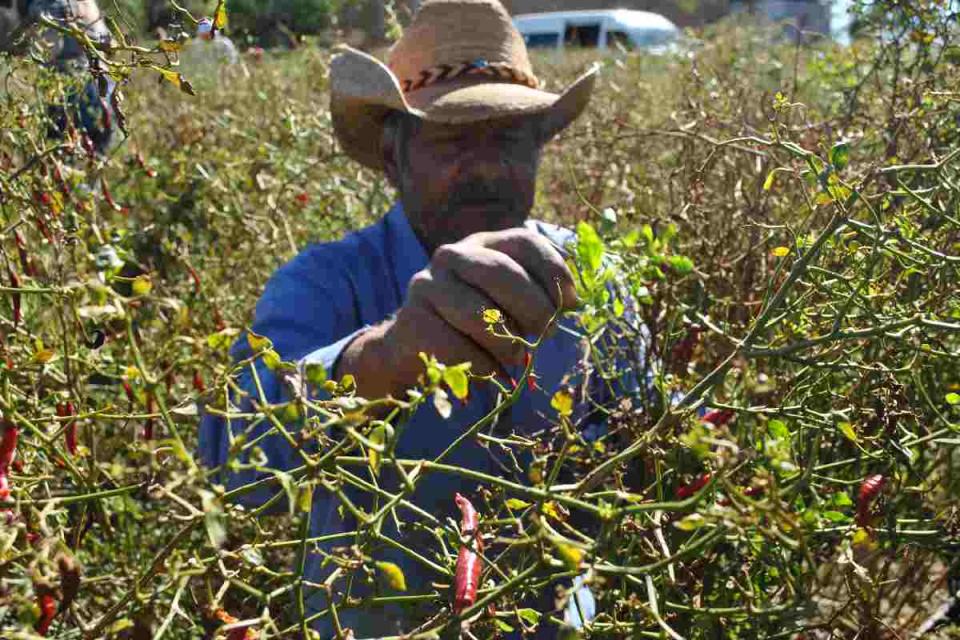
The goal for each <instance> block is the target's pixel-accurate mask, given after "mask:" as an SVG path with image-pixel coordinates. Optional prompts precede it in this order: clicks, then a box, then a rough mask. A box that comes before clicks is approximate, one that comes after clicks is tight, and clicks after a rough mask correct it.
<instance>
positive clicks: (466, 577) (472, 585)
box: [453, 493, 483, 615]
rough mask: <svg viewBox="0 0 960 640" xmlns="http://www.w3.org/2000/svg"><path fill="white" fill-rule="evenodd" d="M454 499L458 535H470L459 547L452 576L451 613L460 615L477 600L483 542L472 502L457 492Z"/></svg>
mask: <svg viewBox="0 0 960 640" xmlns="http://www.w3.org/2000/svg"><path fill="white" fill-rule="evenodd" d="M454 501H455V502H456V503H457V506H458V507H460V515H461V521H460V535H462V536H464V537H468V536H469V537H470V543H469V544H467V545H464V546H462V547H460V553H459V555H458V556H457V571H456V574H455V578H454V584H455V586H456V592H455V594H454V598H453V613H454V615H460V614H461V613H462V612H463V611H464V610H465V609H468V608H470V606H471V605H473V603H474V602H476V601H477V587H478V586H479V583H480V568H481V567H480V556H479V552H480V551H481V550H482V549H483V543H482V541H481V539H480V532H479V530H478V525H479V517H478V516H477V510H476V509H474V508H473V504H471V503H470V501H469V500H467V499H466V498H464V497H463V496H462V495H460V494H459V493H457V494H456V495H455V496H454Z"/></svg>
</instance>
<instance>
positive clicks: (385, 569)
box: [376, 562, 407, 591]
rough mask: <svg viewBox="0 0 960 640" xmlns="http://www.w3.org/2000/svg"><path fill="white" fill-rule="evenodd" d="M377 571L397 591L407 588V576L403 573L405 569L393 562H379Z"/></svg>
mask: <svg viewBox="0 0 960 640" xmlns="http://www.w3.org/2000/svg"><path fill="white" fill-rule="evenodd" d="M376 565H377V571H379V572H380V574H381V575H382V576H383V577H384V578H386V581H387V584H388V585H389V586H390V588H392V589H395V590H397V591H406V590H407V578H406V576H404V575H403V571H402V570H401V569H400V567H398V566H397V565H395V564H393V563H392V562H377V563H376Z"/></svg>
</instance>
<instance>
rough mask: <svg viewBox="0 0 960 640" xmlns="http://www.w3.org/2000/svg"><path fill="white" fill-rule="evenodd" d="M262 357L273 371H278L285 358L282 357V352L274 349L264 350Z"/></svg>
mask: <svg viewBox="0 0 960 640" xmlns="http://www.w3.org/2000/svg"><path fill="white" fill-rule="evenodd" d="M262 357H263V364H265V365H267V369H270V370H271V371H276V370H277V369H279V368H280V365H281V364H283V360H281V359H280V354H279V353H277V352H276V351H274V350H273V349H267V350H266V351H264V352H263V355H262Z"/></svg>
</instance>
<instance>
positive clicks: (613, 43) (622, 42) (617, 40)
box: [607, 31, 633, 49]
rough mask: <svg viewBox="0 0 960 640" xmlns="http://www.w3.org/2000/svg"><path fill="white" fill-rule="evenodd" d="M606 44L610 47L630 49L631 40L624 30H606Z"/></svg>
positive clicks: (631, 45)
mask: <svg viewBox="0 0 960 640" xmlns="http://www.w3.org/2000/svg"><path fill="white" fill-rule="evenodd" d="M607 46H608V47H610V48H611V49H617V48H621V47H622V48H624V49H632V48H633V42H632V41H631V40H630V36H628V35H627V32H626V31H607Z"/></svg>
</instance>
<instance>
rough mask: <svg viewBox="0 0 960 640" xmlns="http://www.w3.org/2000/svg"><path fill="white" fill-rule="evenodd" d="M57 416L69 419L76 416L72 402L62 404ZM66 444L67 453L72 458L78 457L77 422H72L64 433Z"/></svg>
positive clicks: (58, 406) (58, 407) (59, 405)
mask: <svg viewBox="0 0 960 640" xmlns="http://www.w3.org/2000/svg"><path fill="white" fill-rule="evenodd" d="M57 415H58V416H59V417H61V418H67V417H69V416H72V415H74V410H73V403H72V402H61V403H60V404H58V405H57ZM63 439H64V444H65V445H66V447H67V453H69V454H70V455H72V456H75V455H77V421H76V420H70V421H69V422H68V423H67V428H66V429H65V430H64V432H63Z"/></svg>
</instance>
